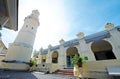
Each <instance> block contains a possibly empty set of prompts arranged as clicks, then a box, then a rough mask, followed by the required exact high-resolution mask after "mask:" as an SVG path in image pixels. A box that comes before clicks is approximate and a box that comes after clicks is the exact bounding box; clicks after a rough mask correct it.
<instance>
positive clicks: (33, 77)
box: [0, 70, 80, 79]
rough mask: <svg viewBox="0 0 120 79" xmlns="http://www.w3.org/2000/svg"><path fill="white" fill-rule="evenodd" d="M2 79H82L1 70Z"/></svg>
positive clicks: (0, 77)
mask: <svg viewBox="0 0 120 79" xmlns="http://www.w3.org/2000/svg"><path fill="white" fill-rule="evenodd" d="M0 79H80V78H76V77H73V76H67V75H57V74H43V73H41V72H22V71H3V70H0Z"/></svg>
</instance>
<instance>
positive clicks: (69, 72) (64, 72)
mask: <svg viewBox="0 0 120 79" xmlns="http://www.w3.org/2000/svg"><path fill="white" fill-rule="evenodd" d="M53 74H61V75H70V76H74V74H73V69H60V70H57V71H55V72H54V73H53Z"/></svg>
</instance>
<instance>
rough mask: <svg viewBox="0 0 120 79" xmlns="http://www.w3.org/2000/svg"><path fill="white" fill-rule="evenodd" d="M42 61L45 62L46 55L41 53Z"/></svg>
mask: <svg viewBox="0 0 120 79" xmlns="http://www.w3.org/2000/svg"><path fill="white" fill-rule="evenodd" d="M41 57H42V63H45V62H46V55H42V56H41Z"/></svg>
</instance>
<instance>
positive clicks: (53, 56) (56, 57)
mask: <svg viewBox="0 0 120 79" xmlns="http://www.w3.org/2000/svg"><path fill="white" fill-rule="evenodd" d="M52 63H58V52H57V51H54V52H53V53H52Z"/></svg>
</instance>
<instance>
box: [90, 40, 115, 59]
mask: <svg viewBox="0 0 120 79" xmlns="http://www.w3.org/2000/svg"><path fill="white" fill-rule="evenodd" d="M91 49H92V51H93V53H94V55H95V58H96V60H108V59H116V57H115V55H114V53H113V51H112V46H111V44H110V43H109V42H107V41H104V40H99V41H95V42H93V43H92V45H91Z"/></svg>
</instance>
